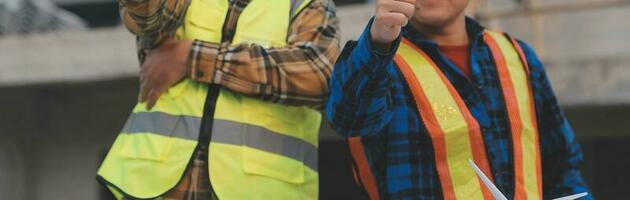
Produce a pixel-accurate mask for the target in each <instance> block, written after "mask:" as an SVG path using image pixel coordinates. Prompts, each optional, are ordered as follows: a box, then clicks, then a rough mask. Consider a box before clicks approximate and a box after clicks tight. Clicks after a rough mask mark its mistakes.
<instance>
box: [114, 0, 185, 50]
mask: <svg viewBox="0 0 630 200" xmlns="http://www.w3.org/2000/svg"><path fill="white" fill-rule="evenodd" d="M189 2H190V0H119V3H120V15H121V18H122V21H123V24H124V25H125V27H127V29H128V30H129V31H130V32H132V33H133V34H135V35H137V36H139V45H140V46H141V47H143V48H152V47H154V46H155V45H157V44H158V43H159V42H160V41H162V39H164V38H166V37H171V36H173V34H174V33H175V31H176V30H177V28H178V27H179V25H180V24H181V22H182V21H183V18H184V14H185V11H186V8H187V7H188V4H189Z"/></svg>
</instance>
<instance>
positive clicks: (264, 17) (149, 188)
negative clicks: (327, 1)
mask: <svg viewBox="0 0 630 200" xmlns="http://www.w3.org/2000/svg"><path fill="white" fill-rule="evenodd" d="M309 3H310V0H264V1H263V0H252V1H251V2H250V3H249V4H248V5H247V7H246V8H245V9H244V10H243V12H242V13H241V15H240V17H239V19H238V23H237V26H236V31H235V33H234V37H233V40H232V43H233V44H238V43H256V44H259V45H262V46H264V47H283V46H286V39H287V34H288V33H287V32H288V30H289V25H290V22H291V20H292V19H293V18H294V17H295V16H296V15H297V14H298V13H299V11H300V10H302V9H303V8H304V7H306V6H307V5H308V4H309ZM228 8H229V6H228V0H192V1H191V4H190V5H189V7H188V10H187V12H186V15H185V20H184V22H183V24H182V25H181V27H179V29H178V30H177V33H176V36H177V37H178V38H180V39H188V40H192V39H198V40H204V41H207V42H214V43H220V42H221V38H222V29H223V23H224V21H225V18H226V16H227V12H228ZM208 88H209V86H208V85H207V84H204V83H199V82H196V81H192V80H190V79H185V80H183V81H181V82H180V83H178V84H177V85H175V86H173V87H171V88H170V89H169V90H168V91H167V92H166V93H165V94H163V95H162V96H161V97H160V98H159V100H158V101H157V103H156V105H155V107H154V108H153V109H152V110H150V111H148V110H146V109H145V104H144V103H138V104H137V105H136V106H135V107H134V109H133V112H132V113H131V116H130V117H129V119H128V121H127V122H126V124H125V126H124V127H123V130H122V131H121V133H120V134H119V135H118V137H117V138H116V140H115V142H114V144H113V145H112V147H111V149H110V151H109V153H108V154H107V156H106V158H105V160H104V161H103V164H102V165H101V167H100V169H99V170H98V175H97V178H98V179H99V180H100V181H101V182H103V183H104V184H105V185H106V186H107V187H108V188H110V190H112V192H113V193H114V195H115V196H117V197H118V198H121V196H122V195H124V196H126V197H131V198H142V199H148V198H155V197H159V196H160V195H163V194H164V193H166V192H167V191H169V190H170V189H172V188H173V187H174V186H176V185H177V184H178V182H179V181H180V180H181V178H182V175H183V174H184V172H185V170H186V168H187V166H188V164H189V162H190V161H191V159H192V158H191V157H192V154H193V152H194V151H195V149H196V148H197V146H198V144H199V142H198V141H199V138H200V135H203V134H208V133H203V132H202V133H200V128H201V126H202V117H203V114H204V105H205V103H206V101H207V95H208ZM215 98H216V104H215V105H214V107H215V109H214V115H213V117H212V123H211V126H212V131H211V134H210V144H209V153H208V170H209V179H210V182H211V183H212V188H213V189H214V192H215V193H216V195H217V197H218V198H219V199H228V200H229V199H317V198H318V190H319V188H318V183H319V178H318V171H317V147H318V132H319V125H320V122H321V114H320V113H319V112H318V111H316V110H314V109H311V108H308V107H305V106H299V107H298V106H285V105H280V104H275V103H270V102H265V101H262V100H259V99H256V98H250V97H246V96H243V95H241V94H238V93H234V92H231V91H230V90H227V89H220V91H219V94H218V97H215ZM208 102H214V101H208Z"/></svg>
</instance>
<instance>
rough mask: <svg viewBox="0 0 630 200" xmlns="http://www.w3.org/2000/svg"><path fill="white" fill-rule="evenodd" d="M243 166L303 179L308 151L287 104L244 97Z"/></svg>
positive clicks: (252, 171) (280, 177)
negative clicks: (306, 151)
mask: <svg viewBox="0 0 630 200" xmlns="http://www.w3.org/2000/svg"><path fill="white" fill-rule="evenodd" d="M243 110H244V111H246V112H243V119H244V121H245V122H247V123H245V124H243V128H242V129H241V131H242V132H243V133H244V134H243V143H244V144H243V147H242V148H243V170H244V172H245V173H247V174H250V175H260V176H265V177H269V178H273V179H277V180H280V181H284V182H288V183H292V184H301V183H304V173H305V169H304V167H305V166H304V159H305V151H304V148H305V147H304V144H305V142H304V141H303V140H302V139H303V138H302V137H303V136H302V135H303V133H302V130H301V128H302V127H301V126H299V125H297V124H295V123H294V122H293V121H292V119H291V118H289V116H290V114H289V112H288V111H290V109H289V110H287V109H286V107H285V106H281V105H279V104H273V103H269V102H263V101H260V100H256V99H252V98H248V97H244V98H243Z"/></svg>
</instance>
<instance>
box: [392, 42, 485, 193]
mask: <svg viewBox="0 0 630 200" xmlns="http://www.w3.org/2000/svg"><path fill="white" fill-rule="evenodd" d="M395 62H396V65H397V66H398V68H399V69H400V71H401V72H402V74H403V77H404V79H405V80H406V82H407V85H408V86H409V88H410V90H411V93H412V96H413V98H414V100H415V102H416V108H417V109H418V112H419V113H420V117H421V119H422V122H423V123H424V125H425V126H426V127H427V130H428V132H429V135H430V137H431V140H432V142H433V147H434V152H435V163H436V167H437V171H438V175H439V178H440V183H441V185H442V191H443V194H444V199H492V195H491V193H490V192H489V191H488V189H487V188H486V187H485V186H484V185H483V183H482V182H481V180H480V179H479V178H478V177H477V175H476V174H475V172H474V171H473V169H472V168H471V167H470V166H469V165H468V163H467V162H468V160H474V161H475V163H477V164H478V165H479V167H480V168H481V169H482V170H483V171H484V173H487V174H490V173H489V172H490V167H489V165H488V160H487V158H486V151H485V148H484V141H483V138H482V136H481V130H480V127H479V124H478V122H477V120H476V119H475V118H474V117H473V116H472V114H471V113H470V111H469V110H468V108H467V107H466V105H465V103H464V101H463V100H462V98H461V97H460V96H459V94H458V93H457V91H456V90H455V88H454V87H453V85H451V83H450V82H449V81H448V79H446V77H445V76H444V74H442V72H441V71H440V69H439V68H438V67H437V65H435V63H434V62H433V61H432V60H431V58H429V57H428V55H426V54H425V53H424V52H423V51H422V50H420V49H419V48H417V47H416V46H415V45H414V44H412V43H411V42H410V41H408V40H407V39H403V41H402V42H401V44H400V47H399V48H398V51H397V54H396V57H395Z"/></svg>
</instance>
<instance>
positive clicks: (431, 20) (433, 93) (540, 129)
mask: <svg viewBox="0 0 630 200" xmlns="http://www.w3.org/2000/svg"><path fill="white" fill-rule="evenodd" d="M468 3H469V0H416V1H414V0H378V2H377V6H376V14H375V16H374V18H373V19H372V20H371V21H370V22H369V23H368V25H367V27H366V29H365V31H364V32H363V34H362V35H361V36H360V38H359V39H358V40H357V41H351V42H349V43H348V44H346V45H345V48H344V50H343V51H342V53H341V56H340V57H339V58H338V61H337V63H336V66H335V68H334V71H333V76H332V79H331V86H330V87H331V95H330V97H329V99H328V102H327V105H326V115H327V117H328V120H329V122H330V123H331V125H332V127H333V128H334V129H335V130H336V131H337V132H338V133H340V134H341V135H343V136H346V137H348V143H349V145H350V151H351V153H352V156H353V161H354V165H353V166H354V171H355V178H356V180H357V183H358V184H360V186H361V187H362V188H364V191H365V195H366V196H369V198H370V199H493V198H494V197H493V196H492V193H491V192H490V191H489V189H488V187H486V186H485V185H484V183H483V182H482V180H481V179H480V178H479V177H478V176H477V174H476V173H475V171H474V170H473V168H472V167H471V165H469V163H468V161H469V160H471V161H473V162H474V163H476V164H477V165H478V166H479V168H480V169H481V171H482V172H483V174H486V175H487V176H488V177H489V179H490V182H492V183H494V184H495V185H496V186H497V187H498V189H499V190H500V191H502V192H503V193H504V194H505V195H506V196H507V198H508V199H517V200H523V199H552V198H557V197H563V196H566V195H571V194H576V193H580V192H587V191H588V187H587V186H586V184H585V182H584V180H583V178H582V176H581V173H580V169H579V167H580V163H582V160H583V159H582V153H581V150H580V147H579V145H578V143H577V142H576V139H575V135H574V133H573V131H572V129H571V127H570V125H569V123H568V121H567V119H566V117H565V115H564V114H563V112H562V110H561V108H560V106H559V105H558V102H557V100H556V97H555V96H554V93H553V91H552V89H551V86H550V84H549V81H548V79H547V76H546V74H545V71H544V69H543V66H542V64H541V62H540V61H539V60H538V58H537V57H536V54H535V53H534V51H533V50H532V48H531V47H529V46H527V45H526V44H525V43H523V42H522V41H519V40H516V39H514V38H512V37H510V36H509V35H507V34H505V33H501V32H495V31H490V30H486V29H484V28H483V27H482V26H481V25H479V24H478V23H477V22H475V21H474V20H473V19H471V18H468V17H466V15H465V13H464V10H465V8H466V7H467V4H468ZM583 199H592V196H586V197H584V198H583Z"/></svg>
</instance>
